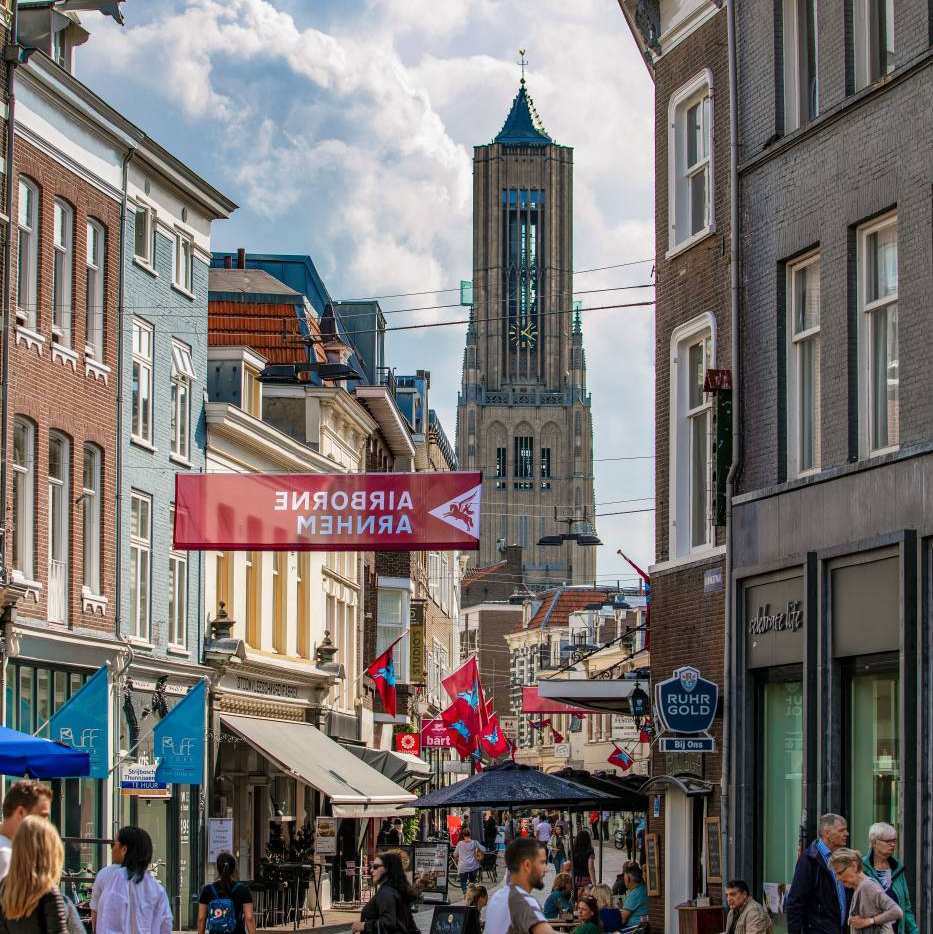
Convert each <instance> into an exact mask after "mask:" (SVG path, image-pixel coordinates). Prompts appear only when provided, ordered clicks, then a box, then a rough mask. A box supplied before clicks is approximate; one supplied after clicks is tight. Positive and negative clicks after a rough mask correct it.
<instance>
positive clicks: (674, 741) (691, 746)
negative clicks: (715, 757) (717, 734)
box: [659, 736, 716, 752]
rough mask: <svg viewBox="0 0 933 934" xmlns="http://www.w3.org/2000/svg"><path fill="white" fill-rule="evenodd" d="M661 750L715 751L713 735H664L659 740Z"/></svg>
mask: <svg viewBox="0 0 933 934" xmlns="http://www.w3.org/2000/svg"><path fill="white" fill-rule="evenodd" d="M659 745H660V749H661V752H715V751H716V740H715V739H713V737H712V736H684V737H678V736H664V737H662V738H661V739H660V741H659Z"/></svg>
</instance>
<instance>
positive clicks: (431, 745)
mask: <svg viewBox="0 0 933 934" xmlns="http://www.w3.org/2000/svg"><path fill="white" fill-rule="evenodd" d="M421 745H422V746H423V747H424V748H425V749H449V748H450V747H451V742H450V733H449V732H448V730H447V724H446V723H444V721H443V720H441V719H440V718H437V719H435V720H422V721H421Z"/></svg>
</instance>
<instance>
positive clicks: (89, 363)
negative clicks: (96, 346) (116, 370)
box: [84, 356, 110, 386]
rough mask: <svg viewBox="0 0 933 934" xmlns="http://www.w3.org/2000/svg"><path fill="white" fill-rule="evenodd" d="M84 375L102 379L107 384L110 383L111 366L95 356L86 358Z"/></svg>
mask: <svg viewBox="0 0 933 934" xmlns="http://www.w3.org/2000/svg"><path fill="white" fill-rule="evenodd" d="M84 375H85V376H89V377H91V378H92V379H97V380H100V381H101V382H102V383H103V384H104V385H105V386H107V385H108V384H109V380H110V367H109V366H107V364H106V363H101V362H100V361H99V360H95V359H94V358H93V357H88V356H85V358H84Z"/></svg>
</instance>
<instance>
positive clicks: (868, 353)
mask: <svg viewBox="0 0 933 934" xmlns="http://www.w3.org/2000/svg"><path fill="white" fill-rule="evenodd" d="M892 226H893V227H894V229H895V235H896V234H897V212H893V211H892V212H891V213H889V214H886V215H884V217H880V218H878V219H877V220H874V221H872V222H871V223H868V224H865V225H864V226H862V227H860V228H859V230H858V253H857V274H856V275H857V297H858V359H859V409H860V417H859V452H860V454H861V456H862V457H876V456H878V455H882V454H889V453H891V452H892V451H897V450H898V449H899V448H900V410H899V408H898V413H897V428H898V438H897V440H896V441H895V442H894V443H893V444H892V443H888V444H886V445H882V446H880V447H876V446H875V444H874V435H875V424H874V405H875V399H874V375H875V374H874V368H873V358H872V343H873V340H872V339H873V332H872V329H873V327H874V321H875V319H876V317H877V313H878V312H880V311H884V310H886V309H890V308H891V307H892V306H893V309H894V314H895V315H897V314H898V308H897V304H898V301H897V296H898V289H895V291H894V292H893V293H892V294H891V295H886V296H884V297H883V298H880V299H877V300H875V301H868V294H869V290H868V275H869V264H868V239H869V237H870V236H871V235H872V234H875V233H879V232H880V231H882V230H885V229H886V228H888V227H892ZM895 243H896V244H897V240H895ZM898 252H899V250H898ZM898 260H899V256H898ZM899 275H900V271H899V270H898V277H899ZM899 285H900V283H899V282H898V286H899ZM898 323H899V322H898ZM898 343H899V341H898ZM898 358H900V348H898ZM898 362H899V359H898ZM899 381H900V372H899V371H898V384H899ZM898 388H900V387H899V385H898ZM899 405H900V398H898V406H899Z"/></svg>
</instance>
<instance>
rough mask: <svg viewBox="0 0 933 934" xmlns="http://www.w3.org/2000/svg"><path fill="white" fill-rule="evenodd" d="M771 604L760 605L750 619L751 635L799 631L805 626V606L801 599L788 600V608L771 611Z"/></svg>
mask: <svg viewBox="0 0 933 934" xmlns="http://www.w3.org/2000/svg"><path fill="white" fill-rule="evenodd" d="M770 609H771V606H770V604H768V603H766V604H765V605H764V606H760V607H758V612H757V613H756V614H755V615H754V616H753V617H752V618H751V619H750V620H749V621H748V634H749V635H750V636H763V635H764V634H765V633H767V632H797V630H798V629H800V628H801V627H802V626H803V608H802V605H801V602H800V601H799V600H788V601H787V610H786V611H785V612H783V613H771V612H769V611H770Z"/></svg>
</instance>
